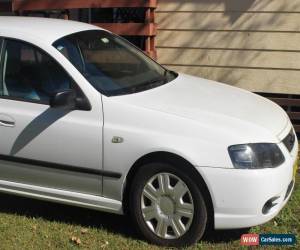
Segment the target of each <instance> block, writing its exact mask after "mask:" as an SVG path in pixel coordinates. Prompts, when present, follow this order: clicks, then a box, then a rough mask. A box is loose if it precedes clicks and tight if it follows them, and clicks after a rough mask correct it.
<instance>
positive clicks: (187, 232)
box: [129, 163, 207, 247]
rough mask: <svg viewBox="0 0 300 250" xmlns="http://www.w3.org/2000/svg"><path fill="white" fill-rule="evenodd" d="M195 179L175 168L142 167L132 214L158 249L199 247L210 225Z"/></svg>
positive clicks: (133, 194) (133, 193) (133, 191)
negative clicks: (198, 243)
mask: <svg viewBox="0 0 300 250" xmlns="http://www.w3.org/2000/svg"><path fill="white" fill-rule="evenodd" d="M194 178H195V177H193V176H190V175H189V171H186V168H180V167H175V166H173V164H172V165H171V164H166V163H149V164H146V165H143V166H142V167H140V168H139V169H138V171H137V173H136V175H135V177H134V179H133V182H132V185H131V188H130V194H129V197H130V198H129V212H130V214H131V218H132V220H133V222H134V224H135V225H136V226H137V228H138V229H139V231H140V233H141V234H142V235H143V236H144V237H145V238H146V239H147V240H148V241H149V242H150V243H153V244H156V245H161V246H168V247H185V246H189V245H192V244H195V243H197V242H198V241H199V240H200V239H201V237H202V236H203V234H204V232H205V228H206V224H207V206H206V204H205V200H204V198H203V195H202V193H201V190H200V187H199V186H198V185H197V183H198V182H197V181H195V179H194Z"/></svg>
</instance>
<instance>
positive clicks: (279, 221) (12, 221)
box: [0, 173, 300, 250]
mask: <svg viewBox="0 0 300 250" xmlns="http://www.w3.org/2000/svg"><path fill="white" fill-rule="evenodd" d="M0 200H1V206H0V249H5V250H7V249H22V250H23V249H159V248H158V247H156V246H153V245H150V244H148V243H146V242H145V241H143V239H140V238H139V237H138V236H137V235H136V233H135V232H134V230H133V229H132V228H131V223H130V221H129V219H128V218H126V217H125V216H118V215H112V214H106V213H100V212H97V211H91V210H87V209H82V208H75V207H70V206H64V205H60V204H53V203H48V202H43V201H36V200H31V199H25V198H17V197H14V196H10V195H3V194H2V195H0ZM244 232H245V230H244V231H242V230H231V231H215V232H213V233H210V234H209V235H207V236H205V239H204V241H203V242H201V243H199V244H198V245H197V246H195V247H193V248H191V249H235V248H236V249H239V248H240V244H239V242H240V235H241V234H242V233H244ZM249 232H253V233H294V234H296V235H297V240H298V242H299V240H300V237H299V236H300V174H299V173H298V176H297V184H296V188H295V191H294V193H293V196H292V197H291V199H290V201H289V203H288V205H287V206H286V207H285V208H284V209H283V210H282V211H281V213H280V214H279V215H278V216H277V217H276V218H275V219H274V220H272V221H271V222H269V223H267V224H265V225H262V226H257V227H254V228H252V229H251V230H250V231H249Z"/></svg>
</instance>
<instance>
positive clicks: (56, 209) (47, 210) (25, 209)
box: [0, 194, 247, 243]
mask: <svg viewBox="0 0 300 250" xmlns="http://www.w3.org/2000/svg"><path fill="white" fill-rule="evenodd" d="M0 200H1V205H0V213H9V214H16V215H21V216H26V217H29V218H32V217H34V218H42V219H44V220H47V221H56V222H62V223H67V224H72V225H78V226H81V227H94V228H99V229H104V230H106V231H108V232H111V233H117V234H120V235H122V236H124V237H127V238H132V239H138V240H143V238H141V236H139V235H138V233H137V232H136V231H135V229H134V228H133V226H132V223H131V221H130V218H129V217H128V216H121V215H115V214H110V213H104V212H99V211H95V210H90V209H85V208H80V207H73V206H68V205H62V204H57V203H52V202H46V201H40V200H33V199H29V198H24V197H17V196H13V195H8V194H0ZM246 232H247V230H220V231H214V230H210V231H209V232H207V233H206V234H205V235H204V238H203V240H204V241H205V242H207V243H226V242H230V241H232V240H237V239H240V237H241V235H242V234H243V233H246Z"/></svg>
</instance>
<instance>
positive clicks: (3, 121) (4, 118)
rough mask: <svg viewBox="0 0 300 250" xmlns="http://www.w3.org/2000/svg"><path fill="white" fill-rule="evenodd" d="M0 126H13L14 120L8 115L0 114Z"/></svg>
mask: <svg viewBox="0 0 300 250" xmlns="http://www.w3.org/2000/svg"><path fill="white" fill-rule="evenodd" d="M0 126H3V127H14V126H15V120H14V119H13V118H12V117H10V116H9V115H5V114H0Z"/></svg>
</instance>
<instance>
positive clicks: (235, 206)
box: [197, 141, 298, 229]
mask: <svg viewBox="0 0 300 250" xmlns="http://www.w3.org/2000/svg"><path fill="white" fill-rule="evenodd" d="M279 147H280V148H281V150H282V152H283V153H284V156H285V162H284V163H283V164H282V165H281V166H279V167H277V168H268V169H257V170H252V169H251V170H250V169H248V170H244V169H229V168H226V169H225V168H209V167H204V168H203V167H198V168H197V169H198V171H199V172H200V174H201V175H202V177H203V178H204V180H205V182H206V184H207V186H208V189H209V191H210V194H211V197H212V201H213V205H214V222H215V228H216V229H233V228H245V227H251V226H255V225H259V224H263V223H265V222H267V221H269V220H271V219H272V218H274V217H275V216H276V215H277V214H278V213H279V211H280V210H281V209H282V208H283V207H284V206H285V204H286V203H287V201H288V199H289V197H290V196H291V193H292V190H293V188H294V182H293V181H294V177H293V166H294V163H295V161H296V159H297V154H298V142H297V141H296V143H295V146H294V148H293V150H292V151H291V152H289V151H288V150H287V149H286V147H285V146H284V145H283V143H280V144H279ZM270 199H271V200H272V206H271V207H270V208H269V209H267V210H263V208H264V206H265V204H266V202H267V201H269V200H270Z"/></svg>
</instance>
